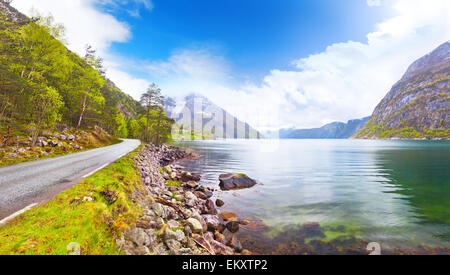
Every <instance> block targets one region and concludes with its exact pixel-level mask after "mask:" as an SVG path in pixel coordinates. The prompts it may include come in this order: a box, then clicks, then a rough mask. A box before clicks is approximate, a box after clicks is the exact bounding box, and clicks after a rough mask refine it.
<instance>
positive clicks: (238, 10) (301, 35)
mask: <svg viewBox="0 0 450 275" xmlns="http://www.w3.org/2000/svg"><path fill="white" fill-rule="evenodd" d="M13 5H14V6H15V7H16V8H17V9H19V10H20V11H22V12H24V13H26V14H28V15H32V14H33V12H32V10H31V9H32V8H34V9H35V10H37V11H38V12H39V13H41V14H44V15H48V14H52V15H53V16H54V18H55V21H56V22H58V23H63V24H64V26H65V27H66V41H67V42H68V43H67V46H68V47H69V48H70V49H71V50H73V51H75V52H77V53H79V54H80V55H82V54H83V51H84V46H85V45H86V44H91V45H93V46H94V47H95V48H96V49H97V50H98V53H99V54H100V55H101V56H102V57H103V58H104V59H105V64H106V66H107V76H108V78H110V79H111V80H112V81H114V83H116V85H117V86H118V87H119V88H121V89H122V90H123V91H125V92H126V93H128V94H130V95H132V96H133V97H134V98H136V99H139V97H140V95H141V94H142V92H143V91H144V90H145V88H146V86H147V85H149V84H150V83H152V82H155V83H157V84H158V85H159V86H160V87H161V88H162V91H163V93H164V94H165V95H167V96H172V97H175V98H177V99H178V100H182V98H183V97H184V96H185V95H186V94H188V93H192V92H195V93H200V94H203V95H205V96H207V97H208V98H210V99H211V100H212V101H213V102H215V103H216V104H217V105H219V106H221V107H223V108H224V109H226V110H227V111H229V112H230V113H232V114H234V115H235V116H237V117H238V118H239V119H241V120H244V121H247V122H249V123H250V124H251V125H252V126H254V127H255V128H257V129H258V130H262V131H264V130H269V129H270V130H274V129H278V128H280V127H298V128H308V127H319V126H322V125H323V124H326V123H329V122H332V121H347V120H349V119H355V118H361V117H365V116H368V115H370V114H371V113H372V111H373V109H374V108H375V107H376V105H377V104H378V103H379V102H380V100H381V99H382V98H383V97H384V96H385V95H386V93H387V92H388V91H389V90H390V88H391V87H392V85H393V84H394V83H395V82H396V81H398V80H399V79H400V78H401V76H402V75H403V73H404V72H405V71H406V69H407V67H408V66H409V65H410V64H411V63H412V62H413V61H415V60H416V59H418V58H420V57H422V56H423V55H425V54H427V53H428V52H430V51H432V50H433V49H435V48H436V47H437V46H439V45H440V44H442V43H443V42H445V41H448V40H449V38H450V20H449V18H450V17H449V11H450V1H448V0H339V1H338V0H304V1H302V0H276V1H275V0H214V1H212V0H82V1H81V0H79V1H74V0H14V1H13ZM68 11H70V12H68Z"/></svg>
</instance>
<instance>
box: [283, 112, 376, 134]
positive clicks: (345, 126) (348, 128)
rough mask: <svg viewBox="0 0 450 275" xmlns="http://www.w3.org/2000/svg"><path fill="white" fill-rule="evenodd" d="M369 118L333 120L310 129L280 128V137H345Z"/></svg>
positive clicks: (354, 131) (355, 130)
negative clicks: (345, 121) (346, 120)
mask: <svg viewBox="0 0 450 275" xmlns="http://www.w3.org/2000/svg"><path fill="white" fill-rule="evenodd" d="M368 120H369V117H365V118H362V119H352V120H349V121H348V122H347V123H344V122H333V123H329V124H327V125H324V126H322V127H320V128H312V129H281V130H280V131H279V137H280V138H293V139H345V138H349V137H351V136H352V135H353V134H354V133H356V132H357V131H358V130H360V129H361V128H362V127H363V126H364V124H365V123H366V122H367V121H368Z"/></svg>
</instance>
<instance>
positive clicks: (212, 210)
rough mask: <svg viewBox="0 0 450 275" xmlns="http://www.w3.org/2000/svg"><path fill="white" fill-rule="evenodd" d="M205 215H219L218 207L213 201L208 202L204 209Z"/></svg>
mask: <svg viewBox="0 0 450 275" xmlns="http://www.w3.org/2000/svg"><path fill="white" fill-rule="evenodd" d="M203 214H211V215H215V214H217V209H216V206H215V205H214V202H213V201H212V200H210V199H208V200H206V203H205V206H204V208H203Z"/></svg>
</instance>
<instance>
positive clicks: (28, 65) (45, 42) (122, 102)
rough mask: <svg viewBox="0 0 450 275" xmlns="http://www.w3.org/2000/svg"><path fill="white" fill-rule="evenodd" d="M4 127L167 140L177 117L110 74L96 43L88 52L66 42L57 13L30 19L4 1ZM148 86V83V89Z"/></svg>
mask: <svg viewBox="0 0 450 275" xmlns="http://www.w3.org/2000/svg"><path fill="white" fill-rule="evenodd" d="M0 42H1V43H0V131H2V132H7V133H11V132H15V131H22V130H26V131H27V132H29V133H30V135H31V138H32V141H31V143H32V144H31V146H32V147H33V146H34V145H35V144H36V143H37V141H38V137H39V136H40V135H41V133H42V131H43V130H46V129H54V128H55V127H56V126H57V125H58V126H61V125H63V126H62V127H64V128H71V129H85V128H88V127H93V126H100V127H101V128H103V129H105V130H106V131H107V132H108V133H110V134H111V135H114V136H116V137H120V138H140V139H145V140H146V141H149V142H150V141H152V142H164V141H165V140H167V139H168V138H169V137H170V130H171V125H172V123H173V120H171V119H169V118H168V117H167V116H166V115H165V113H164V112H163V111H161V109H162V107H161V106H159V105H160V104H158V102H155V101H150V102H149V103H150V105H145V104H143V105H144V106H142V105H141V103H140V102H138V101H136V100H134V99H133V98H131V97H130V96H129V95H127V94H125V93H123V92H122V91H121V90H120V89H119V88H117V87H116V86H115V85H114V83H113V82H112V81H110V80H108V79H107V78H106V77H105V68H104V67H103V61H102V59H101V58H100V57H98V56H97V54H96V51H95V50H94V49H93V48H92V47H91V46H88V45H87V46H86V52H85V55H84V56H83V57H80V56H78V55H77V54H76V53H74V52H71V51H70V50H68V49H67V48H66V46H65V44H64V27H63V26H62V25H59V24H55V23H54V22H53V18H52V17H51V16H50V17H41V16H36V17H33V18H31V19H30V18H27V17H26V16H24V15H23V14H21V13H19V12H18V11H17V10H15V9H14V8H12V7H11V6H10V5H9V4H7V3H6V2H5V1H2V0H0ZM145 88H146V87H142V90H143V91H144V90H145Z"/></svg>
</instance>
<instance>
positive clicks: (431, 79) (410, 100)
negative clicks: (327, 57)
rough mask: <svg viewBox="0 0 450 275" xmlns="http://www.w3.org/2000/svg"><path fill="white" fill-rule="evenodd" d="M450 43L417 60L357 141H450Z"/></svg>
mask: <svg viewBox="0 0 450 275" xmlns="http://www.w3.org/2000/svg"><path fill="white" fill-rule="evenodd" d="M449 60H450V42H445V43H444V44H442V45H440V46H439V47H438V48H436V49H435V50H434V51H433V52H431V53H430V54H428V55H426V56H424V57H422V58H420V59H418V60H417V61H415V62H414V63H413V64H411V66H410V67H409V68H408V70H407V72H406V73H405V75H404V76H403V77H402V79H401V80H400V81H398V82H397V83H396V84H395V85H394V86H393V87H392V89H391V91H390V92H389V93H388V94H387V95H386V96H385V97H384V98H383V100H382V101H381V102H380V104H378V106H377V107H376V108H375V111H374V112H373V114H372V117H371V118H370V120H369V121H368V122H367V124H366V125H365V126H364V128H363V129H361V130H360V131H359V132H357V133H356V134H355V136H354V137H356V138H403V139H449V138H450V129H449V128H450V122H449V115H450V112H449V110H450V92H449V91H450V89H449V86H450V61H449Z"/></svg>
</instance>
